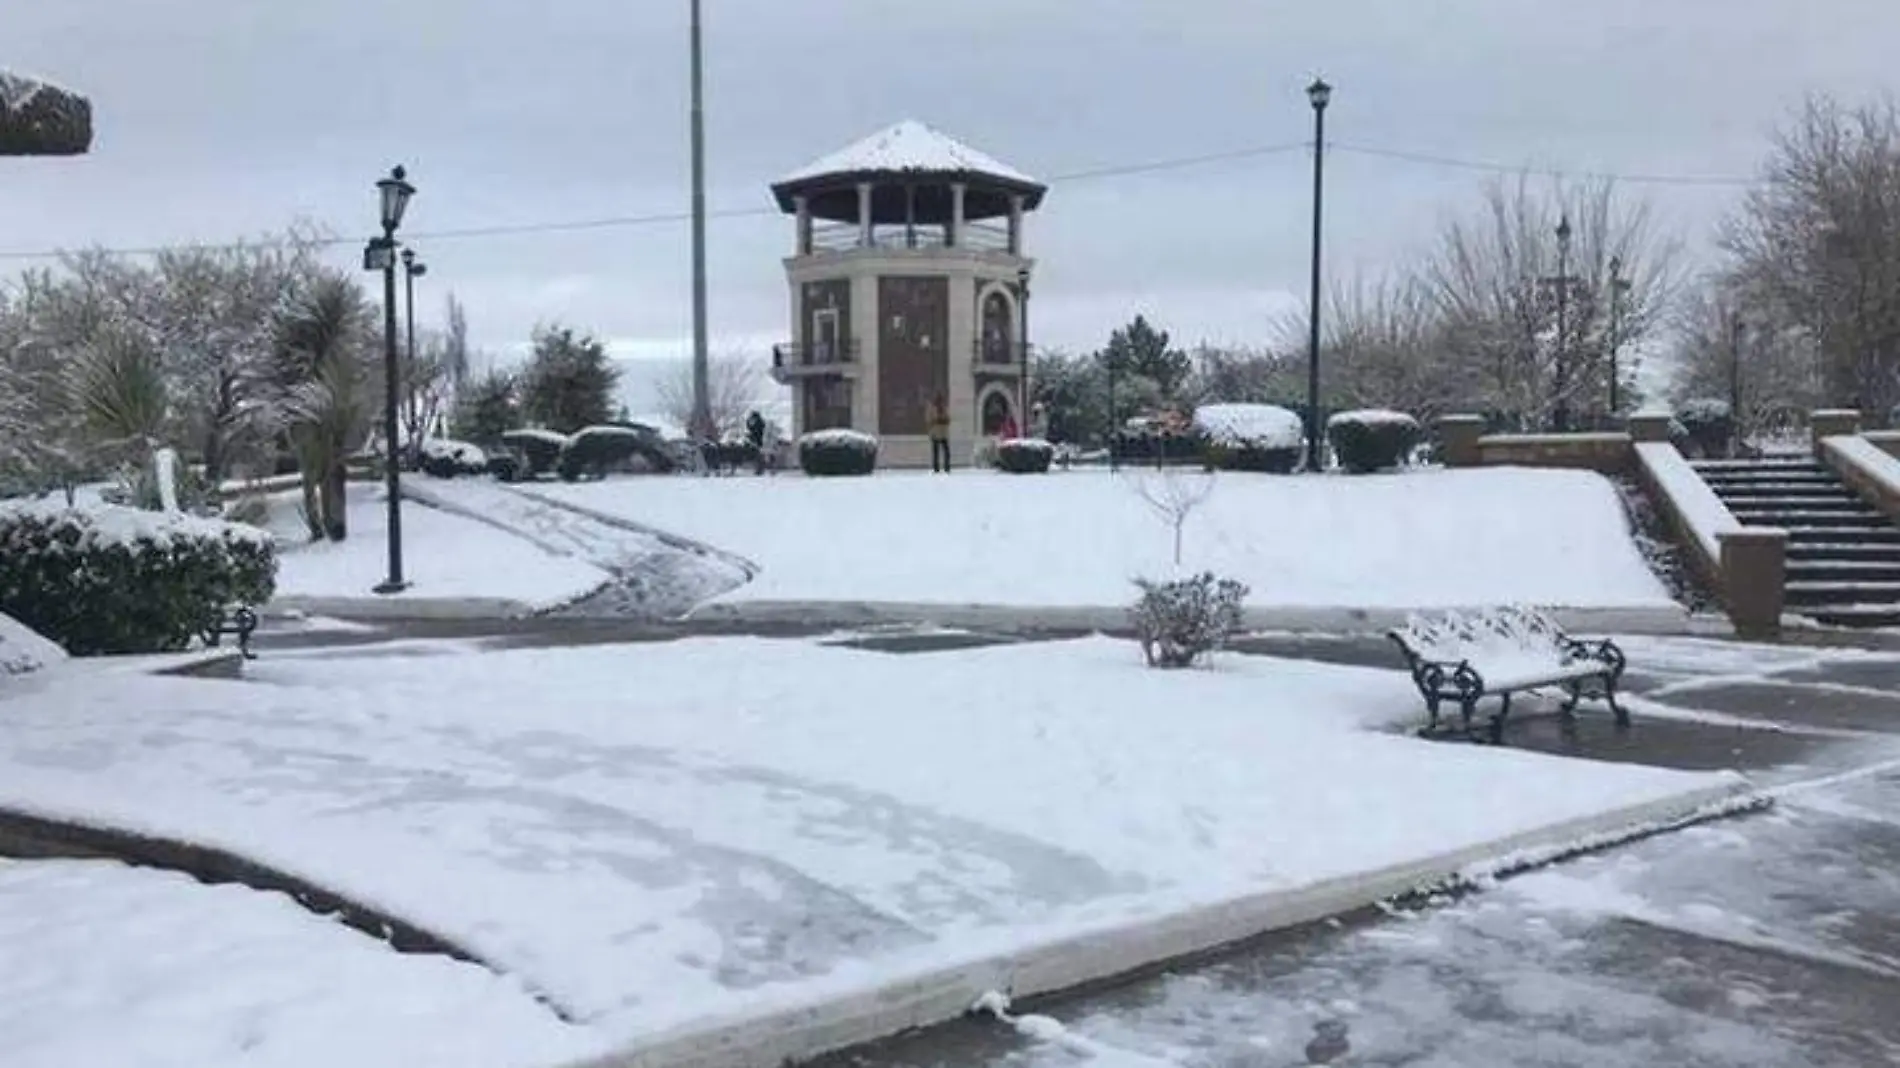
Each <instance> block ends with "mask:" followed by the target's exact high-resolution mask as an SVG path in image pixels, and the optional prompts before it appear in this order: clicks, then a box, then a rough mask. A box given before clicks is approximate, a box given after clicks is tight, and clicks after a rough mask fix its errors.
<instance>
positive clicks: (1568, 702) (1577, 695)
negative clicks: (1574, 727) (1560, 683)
mask: <svg viewBox="0 0 1900 1068" xmlns="http://www.w3.org/2000/svg"><path fill="white" fill-rule="evenodd" d="M1564 689H1565V690H1567V691H1569V696H1568V697H1566V698H1564V704H1563V708H1561V709H1559V711H1560V712H1562V713H1563V715H1564V718H1565V719H1572V718H1574V717H1575V715H1576V711H1577V704H1578V702H1580V701H1582V700H1583V680H1582V679H1574V680H1572V681H1570V682H1567V683H1565V684H1564Z"/></svg>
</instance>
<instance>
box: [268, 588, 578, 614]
mask: <svg viewBox="0 0 1900 1068" xmlns="http://www.w3.org/2000/svg"><path fill="white" fill-rule="evenodd" d="M264 609H265V611H264V613H263V615H264V616H265V618H271V617H272V616H273V615H277V616H281V615H282V614H283V613H284V612H286V611H296V612H302V613H304V614H305V615H310V616H333V617H335V618H338V619H382V620H397V619H519V618H522V617H525V616H532V615H535V614H537V613H540V612H543V611H548V610H549V609H544V608H540V607H537V606H535V605H531V604H528V603H527V602H525V601H516V600H511V599H508V598H505V597H411V596H407V595H403V594H398V595H397V596H394V597H378V596H375V595H374V594H364V595H363V596H361V597H304V596H299V595H297V594H287V595H282V596H278V597H273V598H271V601H270V603H269V604H267V605H265V606H264Z"/></svg>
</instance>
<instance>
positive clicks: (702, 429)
mask: <svg viewBox="0 0 1900 1068" xmlns="http://www.w3.org/2000/svg"><path fill="white" fill-rule="evenodd" d="M691 3H692V18H693V32H692V51H693V58H692V79H693V113H692V127H693V418H692V423H693V425H692V426H691V427H689V428H688V430H689V431H690V432H691V433H692V434H693V435H694V436H696V437H700V438H702V439H703V438H710V437H712V435H713V427H712V408H711V404H710V401H709V400H708V398H707V395H706V393H707V381H706V380H707V368H706V109H705V100H704V96H703V93H702V92H701V88H700V32H699V0H691Z"/></svg>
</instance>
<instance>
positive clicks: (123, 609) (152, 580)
mask: <svg viewBox="0 0 1900 1068" xmlns="http://www.w3.org/2000/svg"><path fill="white" fill-rule="evenodd" d="M276 583H277V557H276V551H275V549H274V547H273V545H272V542H271V537H270V535H269V534H268V533H266V532H265V531H262V530H259V529H257V528H256V527H248V526H244V525H241V524H237V523H227V522H224V521H222V520H216V519H201V518H198V517H195V516H188V515H165V514H161V513H158V512H146V511H140V510H138V509H135V508H124V507H120V506H117V505H109V504H90V505H82V506H79V507H67V506H66V505H65V504H64V503H63V502H52V501H7V502H0V612H5V613H6V614H7V615H10V616H12V617H13V618H15V619H17V620H19V621H20V622H21V623H24V624H26V625H27V626H28V627H30V628H32V629H33V630H36V631H38V632H39V633H41V634H44V635H46V636H47V637H49V638H52V639H53V640H55V641H57V642H59V643H60V644H61V645H62V646H64V647H65V648H66V650H67V651H68V652H70V653H72V654H74V655H76V656H87V655H92V654H98V653H151V652H163V651H167V650H174V649H183V648H185V647H186V646H188V645H189V644H190V643H191V641H192V639H194V638H196V637H198V636H199V635H201V634H203V633H204V632H205V631H207V630H209V629H211V628H212V627H214V626H216V625H217V623H218V620H219V618H220V617H221V615H222V613H223V611H224V609H225V608H227V607H228V606H230V605H234V604H249V605H261V604H263V603H265V602H266V601H269V600H270V598H271V594H272V593H273V592H275V589H276Z"/></svg>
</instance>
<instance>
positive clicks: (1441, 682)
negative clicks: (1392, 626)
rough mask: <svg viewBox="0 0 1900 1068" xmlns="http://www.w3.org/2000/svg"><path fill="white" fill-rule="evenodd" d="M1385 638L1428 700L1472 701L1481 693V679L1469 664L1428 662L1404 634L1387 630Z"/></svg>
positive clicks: (1469, 662)
mask: <svg viewBox="0 0 1900 1068" xmlns="http://www.w3.org/2000/svg"><path fill="white" fill-rule="evenodd" d="M1386 637H1388V638H1390V639H1392V643H1393V644H1394V645H1397V646H1398V647H1399V651H1400V652H1401V653H1404V654H1405V666H1406V669H1407V670H1408V671H1410V672H1411V673H1412V681H1413V682H1414V683H1416V684H1417V685H1418V689H1419V692H1420V693H1422V694H1424V695H1425V697H1426V699H1427V700H1430V699H1431V698H1433V697H1458V698H1461V699H1464V698H1469V699H1470V700H1474V701H1475V700H1477V699H1478V698H1479V697H1480V696H1482V695H1483V694H1484V676H1482V675H1480V674H1479V673H1478V669H1477V668H1475V667H1472V666H1471V661H1469V660H1459V661H1456V662H1453V661H1450V660H1432V659H1429V658H1427V657H1425V656H1423V655H1422V654H1420V653H1419V652H1418V650H1416V649H1414V648H1412V643H1411V642H1409V641H1407V640H1406V638H1405V632H1404V631H1399V630H1393V631H1387V632H1386Z"/></svg>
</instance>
